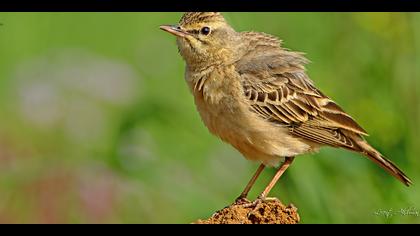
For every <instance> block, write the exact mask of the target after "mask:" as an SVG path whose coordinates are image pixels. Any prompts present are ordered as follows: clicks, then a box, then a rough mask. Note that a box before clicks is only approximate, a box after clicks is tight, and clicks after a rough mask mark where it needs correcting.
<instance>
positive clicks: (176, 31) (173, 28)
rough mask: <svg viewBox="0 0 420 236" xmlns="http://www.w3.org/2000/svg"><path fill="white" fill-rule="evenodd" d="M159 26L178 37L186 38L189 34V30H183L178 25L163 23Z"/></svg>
mask: <svg viewBox="0 0 420 236" xmlns="http://www.w3.org/2000/svg"><path fill="white" fill-rule="evenodd" d="M159 28H160V29H161V30H164V31H166V32H168V33H171V34H173V35H175V36H177V37H183V38H184V37H185V36H187V35H189V34H188V33H187V32H185V31H184V30H182V29H181V28H180V27H179V26H178V25H161V26H160V27H159Z"/></svg>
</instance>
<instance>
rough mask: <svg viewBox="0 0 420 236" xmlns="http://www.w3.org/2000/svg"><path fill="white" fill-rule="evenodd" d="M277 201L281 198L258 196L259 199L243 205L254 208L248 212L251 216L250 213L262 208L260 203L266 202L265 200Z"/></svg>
mask: <svg viewBox="0 0 420 236" xmlns="http://www.w3.org/2000/svg"><path fill="white" fill-rule="evenodd" d="M276 201H280V200H279V199H277V198H275V197H258V198H257V199H255V201H253V202H250V203H246V204H244V205H243V206H244V207H245V208H252V210H251V211H249V213H248V216H250V215H252V214H254V213H255V212H256V211H257V210H258V209H259V208H260V205H261V204H262V203H264V202H276ZM280 203H281V202H280Z"/></svg>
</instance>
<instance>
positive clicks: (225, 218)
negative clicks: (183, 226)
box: [194, 199, 300, 224]
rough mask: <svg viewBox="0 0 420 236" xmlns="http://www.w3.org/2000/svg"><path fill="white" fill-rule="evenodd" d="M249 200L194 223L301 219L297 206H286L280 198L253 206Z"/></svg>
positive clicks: (285, 221) (296, 220)
mask: <svg viewBox="0 0 420 236" xmlns="http://www.w3.org/2000/svg"><path fill="white" fill-rule="evenodd" d="M250 203H251V202H250V201H248V200H245V201H242V202H240V203H234V204H232V205H230V206H227V207H225V208H223V209H222V210H219V211H217V212H216V213H214V214H213V216H212V217H210V218H209V219H207V220H197V221H196V222H194V224H297V223H298V222H299V221H300V217H299V214H298V213H297V208H296V207H294V206H293V205H289V206H284V205H283V204H282V203H281V202H280V201H279V200H277V199H275V200H270V201H264V202H261V203H260V204H258V205H257V206H252V205H251V204H250Z"/></svg>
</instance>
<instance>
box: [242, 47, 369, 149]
mask: <svg viewBox="0 0 420 236" xmlns="http://www.w3.org/2000/svg"><path fill="white" fill-rule="evenodd" d="M271 41H272V39H270V42H271ZM258 47H259V46H258V45H257V46H255V48H254V50H257V49H258ZM262 49H263V48H260V52H249V53H248V54H249V55H252V57H251V56H249V57H247V56H245V57H244V58H243V59H242V60H241V61H239V62H238V63H237V65H236V68H237V71H238V73H239V74H240V75H241V79H242V85H243V89H244V95H245V96H246V97H247V98H248V100H249V103H250V109H251V110H252V111H254V112H255V113H257V114H259V115H260V116H261V117H262V118H264V119H266V120H268V121H271V122H275V123H277V124H280V125H284V126H287V127H290V130H291V132H292V133H294V134H295V135H297V136H300V137H302V138H306V139H308V140H311V141H313V142H317V143H321V144H327V145H331V146H342V147H346V148H349V149H354V148H355V145H354V143H353V141H352V140H350V139H348V138H346V135H344V133H346V132H348V131H350V132H354V133H355V134H358V135H367V133H366V131H365V130H364V129H363V128H362V127H360V126H359V125H358V124H357V123H356V122H355V121H354V120H353V119H352V118H351V117H350V116H349V115H348V114H346V113H345V112H344V111H343V110H342V109H341V108H340V107H339V106H338V105H337V104H336V103H335V102H334V101H332V100H331V99H330V98H329V97H327V96H325V95H324V94H323V93H322V92H320V91H319V90H318V89H316V88H315V86H314V84H313V82H312V81H311V80H310V79H309V78H308V77H307V75H306V73H305V71H304V63H305V62H306V61H307V60H306V59H305V58H304V57H303V56H302V55H301V54H299V53H294V52H289V51H285V50H282V49H279V47H278V46H277V49H276V48H274V47H272V48H271V49H270V52H268V53H264V50H262ZM264 49H265V48H264ZM257 51H258V50H257ZM261 51H262V52H261Z"/></svg>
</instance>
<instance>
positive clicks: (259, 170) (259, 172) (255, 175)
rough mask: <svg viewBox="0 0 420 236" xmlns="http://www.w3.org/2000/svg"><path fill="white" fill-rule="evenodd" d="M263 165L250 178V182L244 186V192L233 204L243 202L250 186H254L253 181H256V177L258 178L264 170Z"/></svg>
mask: <svg viewBox="0 0 420 236" xmlns="http://www.w3.org/2000/svg"><path fill="white" fill-rule="evenodd" d="M264 168H265V165H264V164H261V165H260V166H259V167H258V169H257V171H256V172H255V174H254V176H252V178H251V180H249V182H248V184H247V185H246V187H245V189H244V191H242V193H241V195H240V196H239V197H238V198H236V200H235V202H236V203H241V202H243V201H244V200H245V199H246V197H247V196H248V193H249V191H250V190H251V188H252V186H253V185H254V183H255V181H256V180H257V178H258V176H260V174H261V172H262V171H263V170H264Z"/></svg>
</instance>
